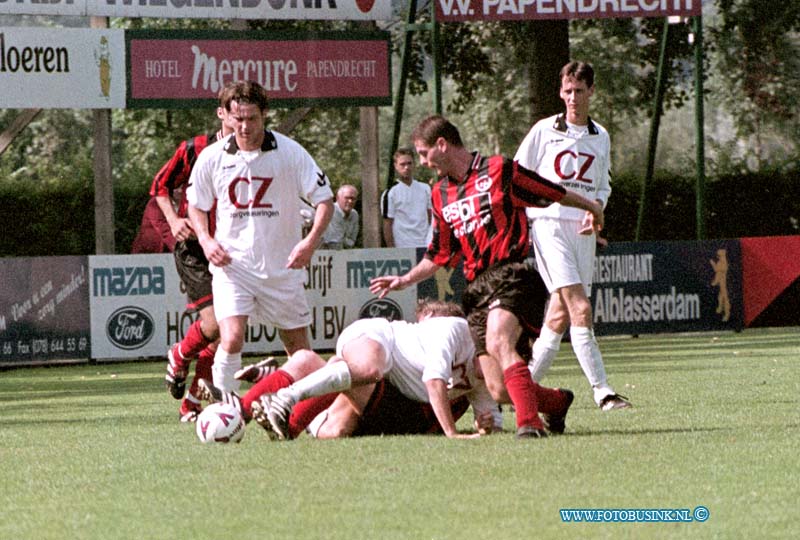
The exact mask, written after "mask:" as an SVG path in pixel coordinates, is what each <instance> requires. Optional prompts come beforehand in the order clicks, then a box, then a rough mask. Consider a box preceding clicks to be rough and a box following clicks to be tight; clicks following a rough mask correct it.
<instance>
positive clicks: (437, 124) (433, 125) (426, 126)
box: [411, 114, 464, 146]
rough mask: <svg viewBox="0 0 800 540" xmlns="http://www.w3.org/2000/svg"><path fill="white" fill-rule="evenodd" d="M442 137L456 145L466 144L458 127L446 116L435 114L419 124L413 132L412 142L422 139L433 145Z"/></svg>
mask: <svg viewBox="0 0 800 540" xmlns="http://www.w3.org/2000/svg"><path fill="white" fill-rule="evenodd" d="M439 137H441V138H443V139H444V140H445V141H447V142H448V143H450V144H452V145H454V146H464V143H463V142H462V141H461V135H460V134H459V133H458V128H456V126H454V125H453V124H451V123H450V121H449V120H448V119H447V118H445V117H444V116H440V115H438V114H434V115H433V116H429V117H427V118H425V119H424V120H423V121H422V122H420V123H419V124H417V127H416V128H414V131H413V133H411V142H416V141H421V142H424V143H425V144H427V145H433V144H434V143H435V142H436V140H437V139H438V138H439Z"/></svg>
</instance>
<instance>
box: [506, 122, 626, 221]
mask: <svg viewBox="0 0 800 540" xmlns="http://www.w3.org/2000/svg"><path fill="white" fill-rule="evenodd" d="M514 160H515V161H517V162H519V164H520V165H522V166H523V167H525V168H527V169H530V170H532V171H535V172H537V173H538V174H539V175H541V176H543V177H544V178H546V179H548V180H550V181H551V182H555V183H557V184H561V185H562V186H564V187H565V188H567V189H571V190H572V191H575V192H577V193H579V194H581V195H583V196H584V197H586V198H587V199H590V200H595V199H597V200H600V201H602V203H603V207H604V208H605V205H606V203H607V202H608V196H609V195H610V194H611V184H610V181H611V140H610V138H609V136H608V132H607V131H606V130H605V128H604V127H603V126H601V125H600V124H598V123H597V122H595V121H593V120H592V119H591V118H589V123H588V125H587V126H583V127H581V126H572V125H568V124H567V121H566V117H565V115H564V114H563V113H562V114H557V115H555V116H551V117H549V118H545V119H543V120H540V121H539V122H537V123H536V124H534V126H533V127H532V128H531V130H530V131H529V132H528V134H527V135H526V136H525V139H523V141H522V144H520V146H519V149H518V150H517V154H516V155H515V156H514ZM526 212H527V214H528V218H529V219H532V218H536V217H551V218H560V219H572V220H582V219H583V216H584V215H585V211H584V210H581V209H579V208H572V207H567V206H562V205H561V204H558V203H554V204H551V205H550V206H548V207H546V208H533V207H531V208H528V209H527V210H526Z"/></svg>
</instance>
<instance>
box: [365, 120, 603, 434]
mask: <svg viewBox="0 0 800 540" xmlns="http://www.w3.org/2000/svg"><path fill="white" fill-rule="evenodd" d="M412 142H413V143H414V147H415V148H416V150H417V153H418V154H419V158H420V164H421V165H423V166H427V167H429V168H432V169H435V170H436V172H437V173H438V175H439V177H440V180H439V182H438V183H437V184H436V185H435V186H434V187H433V192H432V199H433V224H434V228H433V239H432V241H431V243H430V245H429V246H428V251H427V253H426V254H425V257H424V258H423V259H422V260H421V261H420V262H419V264H417V265H416V266H415V267H414V268H412V269H411V270H409V271H408V272H407V273H406V274H404V275H402V276H381V277H377V278H375V279H373V280H372V283H371V285H370V290H371V291H372V292H373V293H375V294H378V295H380V296H381V297H383V296H385V295H386V294H387V293H388V292H389V291H391V290H399V289H403V288H405V287H407V286H408V285H412V284H414V283H417V282H419V281H422V280H425V279H428V278H430V277H432V276H433V275H434V274H435V273H436V271H437V270H438V269H439V268H440V267H443V266H445V265H448V264H451V263H452V262H453V261H454V260H456V259H457V258H458V257H459V256H462V257H463V258H464V274H465V277H466V279H467V281H468V282H469V285H468V286H467V289H466V291H465V292H464V295H463V304H464V311H465V312H466V313H467V319H468V320H469V323H470V328H471V330H472V333H473V337H474V338H475V342H476V343H475V346H476V349H477V353H478V356H479V358H480V362H481V368H482V369H483V373H484V376H485V377H486V384H487V386H488V388H489V390H490V392H491V393H492V396H493V397H494V398H495V400H497V401H498V402H499V401H502V399H503V390H504V386H505V389H507V390H508V395H509V396H510V398H511V402H512V403H513V404H514V408H515V410H516V415H517V436H518V437H520V438H526V437H543V436H545V435H546V432H545V431H544V428H545V425H544V424H543V423H542V419H540V418H539V415H538V408H539V407H538V404H539V402H542V401H547V403H548V410H552V405H553V404H554V403H556V402H557V403H561V404H562V411H563V414H556V415H548V416H557V417H558V416H560V417H561V418H560V420H561V421H563V416H566V412H567V409H568V408H569V405H570V403H571V402H572V399H571V397H572V394H571V392H568V391H562V390H554V389H547V388H544V387H541V386H539V385H538V384H537V383H535V382H534V381H533V380H532V379H531V376H530V372H529V371H528V367H527V363H526V362H525V360H524V359H523V357H522V356H520V354H519V352H518V350H517V347H518V344H519V342H520V339H521V338H523V336H525V335H526V332H532V331H536V330H538V328H540V327H541V320H542V316H543V312H544V302H545V299H546V297H547V290H546V289H545V288H544V287H543V285H542V282H541V278H540V277H539V276H538V274H536V272H535V271H534V270H533V269H532V268H531V267H530V266H529V265H526V264H525V263H524V259H525V257H526V255H527V253H528V246H529V241H528V227H527V218H526V216H525V208H526V207H529V206H547V205H549V204H551V203H553V202H560V203H561V204H562V205H565V206H574V207H576V208H581V209H584V210H588V211H589V212H591V213H592V214H593V215H594V216H595V224H596V226H597V228H598V230H599V229H601V228H602V226H603V217H604V216H603V209H602V207H601V206H600V205H599V204H598V203H597V202H595V201H591V200H589V199H586V198H585V197H582V196H581V195H578V194H577V193H575V192H572V191H569V190H565V189H564V188H563V187H561V186H558V185H556V184H554V183H552V182H549V181H547V180H545V179H544V178H542V177H540V176H539V175H537V174H536V173H534V172H532V171H529V170H527V169H525V168H523V167H521V166H519V165H518V164H517V163H515V162H514V161H511V160H509V159H507V158H504V157H502V156H491V157H483V156H481V155H480V154H479V153H477V152H470V151H468V150H467V149H465V148H464V145H463V143H462V141H461V136H460V135H459V133H458V129H457V128H456V127H455V126H454V125H453V124H451V123H450V122H449V121H448V120H447V119H445V118H443V117H442V116H438V115H434V116H430V117H428V118H426V119H425V120H423V121H422V122H421V123H420V124H419V125H418V126H417V127H416V128H415V130H414V132H413V133H412ZM525 341H527V340H525ZM552 420H556V419H555V418H545V421H546V422H547V423H548V424H550V423H552V422H551V421H552Z"/></svg>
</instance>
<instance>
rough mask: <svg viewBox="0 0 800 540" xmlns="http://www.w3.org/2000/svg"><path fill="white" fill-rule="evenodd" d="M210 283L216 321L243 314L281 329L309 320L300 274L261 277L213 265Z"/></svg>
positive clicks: (309, 312) (309, 314) (252, 319)
mask: <svg viewBox="0 0 800 540" xmlns="http://www.w3.org/2000/svg"><path fill="white" fill-rule="evenodd" d="M211 286H212V290H213V292H214V314H215V315H216V317H217V320H218V321H221V320H223V319H226V318H228V317H233V316H236V315H247V316H249V317H250V321H251V322H254V323H264V324H272V325H273V326H275V327H276V328H280V329H282V330H293V329H295V328H303V327H306V326H308V325H310V324H311V310H310V309H309V307H308V299H307V298H306V292H305V289H304V288H303V280H302V274H298V275H297V276H295V275H290V276H286V277H281V278H268V279H262V278H255V277H252V276H244V275H242V274H241V273H238V272H237V273H235V274H234V273H229V272H225V271H224V268H217V269H215V272H214V279H213V280H212V283H211Z"/></svg>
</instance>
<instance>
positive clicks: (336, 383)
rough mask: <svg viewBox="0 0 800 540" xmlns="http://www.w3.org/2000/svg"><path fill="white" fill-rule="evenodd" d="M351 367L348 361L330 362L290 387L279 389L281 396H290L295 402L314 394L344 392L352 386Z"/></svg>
mask: <svg viewBox="0 0 800 540" xmlns="http://www.w3.org/2000/svg"><path fill="white" fill-rule="evenodd" d="M351 384H352V383H351V379H350V367H349V366H348V365H347V362H330V363H328V364H325V366H324V367H322V368H321V369H318V370H317V371H315V372H313V373H310V374H309V375H307V376H305V377H303V378H302V379H300V380H299V381H297V382H295V383H294V384H293V385H291V386H289V387H288V388H282V389H280V390H279V392H280V393H281V397H288V398H290V399H291V400H292V401H293V402H294V403H297V402H298V401H302V400H304V399H308V398H310V397H314V396H323V395H325V394H330V393H332V392H343V391H345V390H348V389H349V388H350V386H351Z"/></svg>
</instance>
